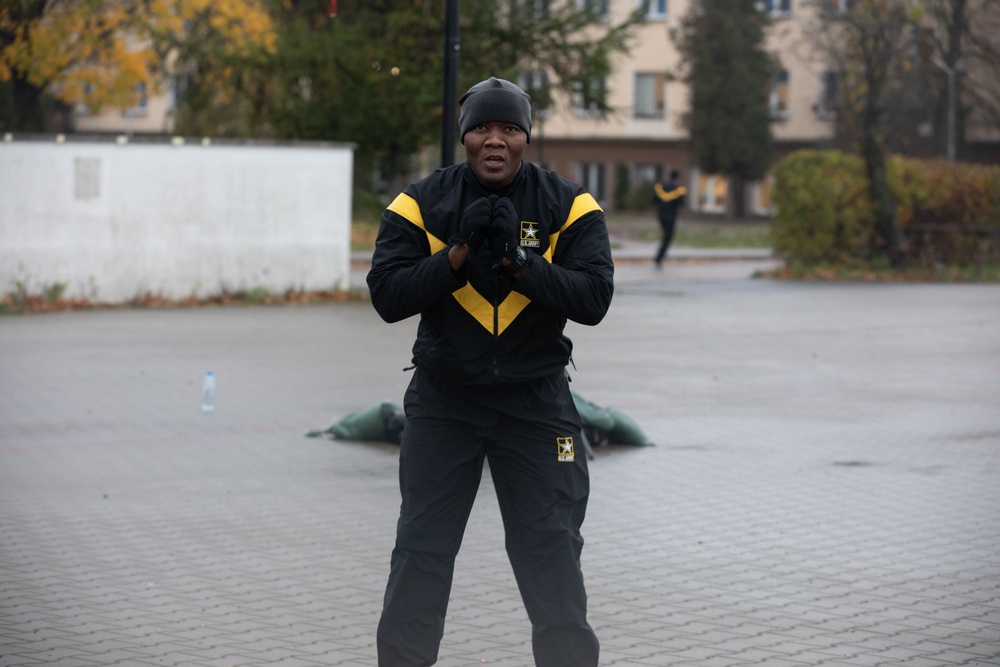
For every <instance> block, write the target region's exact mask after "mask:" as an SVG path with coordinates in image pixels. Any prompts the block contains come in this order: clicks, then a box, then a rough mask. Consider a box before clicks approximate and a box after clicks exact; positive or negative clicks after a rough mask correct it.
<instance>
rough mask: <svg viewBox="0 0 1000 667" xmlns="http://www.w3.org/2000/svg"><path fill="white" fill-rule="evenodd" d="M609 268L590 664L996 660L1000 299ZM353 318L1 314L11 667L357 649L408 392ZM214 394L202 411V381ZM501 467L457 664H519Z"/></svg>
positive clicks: (2, 637)
mask: <svg viewBox="0 0 1000 667" xmlns="http://www.w3.org/2000/svg"><path fill="white" fill-rule="evenodd" d="M753 266H755V264H754V263H747V262H722V263H719V262H715V263H690V264H676V263H672V264H670V265H668V266H667V268H666V269H665V270H664V271H663V272H662V273H654V272H653V271H652V269H651V268H650V267H649V266H648V265H647V264H645V263H641V264H639V263H636V264H624V263H623V265H622V266H621V267H620V270H619V288H618V293H617V295H616V299H615V302H614V304H613V306H612V311H611V313H610V314H609V317H608V319H607V320H606V321H605V322H604V323H603V324H602V325H601V326H599V327H597V328H584V327H578V326H574V327H572V328H571V329H570V334H571V336H572V337H573V338H574V340H575V342H576V344H577V347H576V353H575V357H576V363H577V371H576V372H575V373H574V374H573V375H574V385H573V386H574V389H575V390H576V391H577V392H579V393H580V394H581V395H583V396H584V397H586V398H588V399H590V400H591V401H593V402H595V403H597V404H599V405H606V406H613V407H617V408H619V409H621V410H623V411H624V412H626V413H627V414H629V415H630V416H632V417H633V418H634V419H636V421H637V422H638V423H639V424H640V425H641V426H642V428H643V429H644V430H645V431H646V433H647V434H648V435H650V436H651V437H652V438H653V439H654V440H655V441H656V442H657V445H658V446H656V447H652V448H634V447H608V448H602V449H598V451H597V458H596V460H595V461H593V462H592V467H591V474H592V479H593V494H592V501H591V511H590V513H589V516H588V519H587V523H586V524H585V526H584V529H585V537H586V539H587V546H586V547H585V549H584V569H585V574H586V576H587V581H588V585H589V591H590V601H591V621H592V624H593V625H594V627H595V629H596V631H597V633H598V635H599V637H600V639H601V642H602V650H603V659H602V665H607V666H617V667H650V666H655V667H665V666H673V665H677V666H680V665H684V666H699V667H728V666H734V667H735V666H742V665H764V666H768V667H784V666H792V665H859V666H862V665H907V666H913V667H916V666H931V665H997V664H1000V409H998V406H1000V335H998V331H1000V287H998V286H995V285H992V286H975V285H971V286H969V285H965V286H963V285H819V284H788V283H774V282H770V281H760V280H747V279H746V274H747V273H748V272H749V270H750V269H752V268H753ZM413 328H414V323H413V322H406V323H402V324H399V325H394V326H390V325H386V324H383V323H382V322H381V321H379V320H378V319H377V317H376V316H375V314H374V312H373V311H372V310H371V308H370V306H369V305H367V304H365V303H349V304H342V305H326V306H319V307H301V308H246V309H240V308H229V309H202V310H174V311H159V312H158V311H106V312H91V313H85V312H79V313H63V314H51V315H33V316H27V317H2V318H0V369H2V370H0V665H58V666H61V667H70V666H76V665H112V664H117V665H184V666H187V665H199V666H201V665H204V666H206V667H216V666H217V667H225V666H229V665H283V666H293V665H348V666H355V665H357V666H363V665H374V647H373V634H374V627H375V623H376V621H377V617H378V612H379V608H380V598H381V594H382V590H383V586H384V580H385V576H386V572H387V564H388V556H389V550H390V547H391V543H392V537H393V528H394V522H395V519H396V509H397V505H398V498H397V492H396V487H395V474H396V471H395V465H396V448H395V447H394V446H392V445H389V444H372V443H352V442H340V441H330V440H323V439H309V438H305V437H304V436H303V434H304V433H305V432H306V431H307V430H309V429H311V428H317V427H325V426H327V425H328V424H329V423H331V422H332V421H333V420H335V419H337V418H339V417H341V416H343V415H345V414H347V413H349V412H352V411H355V410H358V409H361V408H365V407H369V406H371V405H374V404H375V403H378V402H379V401H381V400H392V401H394V402H399V401H400V400H401V395H402V390H403V387H404V385H405V382H406V379H407V376H406V375H405V374H404V373H402V372H400V369H402V367H403V366H405V365H407V363H408V349H409V346H410V342H411V337H412V334H413ZM208 369H212V370H213V371H215V373H216V375H217V376H218V382H219V389H218V406H219V407H218V410H217V412H216V413H215V414H211V415H206V414H203V413H201V411H200V410H199V387H200V379H201V376H202V374H203V373H204V371H205V370H208ZM528 635H529V627H528V623H527V619H526V617H525V614H524V611H523V609H522V607H521V604H520V600H519V598H518V595H517V592H516V588H515V585H514V581H513V577H512V576H511V574H510V570H509V567H508V565H507V563H506V560H505V556H504V554H503V542H502V535H501V530H500V519H499V514H498V510H497V507H496V501H495V500H494V498H493V496H492V488H491V485H490V482H489V477H488V476H486V477H485V478H484V486H483V489H482V493H481V495H480V501H479V503H478V504H477V507H476V509H475V512H474V516H473V519H472V521H471V525H470V528H469V532H468V535H467V537H466V540H465V546H464V547H463V551H462V553H461V554H460V557H459V562H458V569H457V576H456V581H455V587H454V592H453V599H452V603H451V608H450V614H449V620H448V625H447V632H446V637H445V641H444V644H443V646H442V651H441V660H440V662H439V663H438V664H439V665H441V666H443V667H465V666H471V665H481V664H488V665H495V666H497V667H500V666H503V667H524V666H527V665H530V664H531V658H530V648H529V646H528V643H527V638H528Z"/></svg>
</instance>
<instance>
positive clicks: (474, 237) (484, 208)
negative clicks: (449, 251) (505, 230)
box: [448, 197, 492, 254]
mask: <svg viewBox="0 0 1000 667" xmlns="http://www.w3.org/2000/svg"><path fill="white" fill-rule="evenodd" d="M491 218H492V206H491V204H490V200H489V199H487V198H486V197H480V198H479V199H477V200H476V201H474V202H472V203H471V204H469V205H468V206H466V207H465V211H464V212H463V213H462V220H461V222H460V223H459V228H458V232H457V233H455V234H452V236H451V238H449V239H448V245H460V244H462V243H467V244H469V252H470V253H472V254H475V252H476V251H477V250H479V248H480V246H482V245H483V241H485V240H486V237H487V236H488V235H489V229H490V220H491Z"/></svg>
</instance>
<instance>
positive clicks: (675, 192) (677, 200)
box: [653, 169, 687, 269]
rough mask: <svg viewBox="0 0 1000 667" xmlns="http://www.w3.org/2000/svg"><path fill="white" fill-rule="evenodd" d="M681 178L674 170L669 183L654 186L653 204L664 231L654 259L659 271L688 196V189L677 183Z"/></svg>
mask: <svg viewBox="0 0 1000 667" xmlns="http://www.w3.org/2000/svg"><path fill="white" fill-rule="evenodd" d="M679 176H680V174H678V173H677V170H676V169H673V170H671V172H670V180H669V181H667V182H666V183H664V184H662V185H661V184H660V183H657V184H655V185H654V186H653V203H655V204H656V208H657V215H658V216H659V219H660V227H661V228H662V229H663V236H662V238H661V239H660V247H659V249H657V251H656V257H654V258H653V263H654V264H655V265H656V268H657V269H659V268H661V267H662V266H663V258H664V257H666V256H667V249H668V248H669V247H670V242H671V241H672V240H673V238H674V228H675V227H676V226H677V212H678V211H679V210H680V208H681V207H682V206H684V197H685V195H686V194H687V188H685V187H684V186H683V185H681V184H680V183H678V182H677V179H678V178H679Z"/></svg>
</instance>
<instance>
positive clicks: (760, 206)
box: [749, 175, 774, 215]
mask: <svg viewBox="0 0 1000 667" xmlns="http://www.w3.org/2000/svg"><path fill="white" fill-rule="evenodd" d="M749 185H750V196H751V202H752V204H751V208H752V210H753V212H754V213H755V214H757V215H773V214H774V203H773V201H772V200H771V192H772V190H773V189H774V177H773V176H770V175H768V176H765V177H764V180H762V181H757V182H754V183H750V184H749Z"/></svg>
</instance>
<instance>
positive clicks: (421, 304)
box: [367, 209, 466, 322]
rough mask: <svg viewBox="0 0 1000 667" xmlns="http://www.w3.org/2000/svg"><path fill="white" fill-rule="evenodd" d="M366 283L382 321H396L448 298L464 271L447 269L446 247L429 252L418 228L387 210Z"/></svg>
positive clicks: (426, 238)
mask: <svg viewBox="0 0 1000 667" xmlns="http://www.w3.org/2000/svg"><path fill="white" fill-rule="evenodd" d="M435 245H438V244H437V243H436V244H435ZM367 282H368V291H369V293H370V295H371V300H372V305H373V306H375V310H376V312H378V314H379V315H380V316H381V317H382V319H383V320H385V321H386V322H399V321H400V320H404V319H406V318H408V317H412V316H413V315H417V314H419V313H422V312H424V311H426V310H428V309H430V308H431V307H433V306H434V305H436V304H437V303H439V302H440V301H441V300H442V299H445V298H448V297H449V296H450V295H451V293H452V292H454V291H455V290H457V289H458V288H460V287H462V286H463V285H464V284H465V282H466V280H465V275H464V271H461V272H459V273H458V274H456V273H455V272H453V271H452V270H451V265H450V264H449V263H448V247H447V246H444V247H443V248H434V249H433V252H432V248H431V244H430V241H429V240H428V235H427V234H426V233H425V232H424V231H423V230H422V229H421V228H419V227H418V226H417V225H415V224H414V223H412V222H410V221H409V220H407V219H406V218H404V217H402V216H401V215H399V214H398V213H396V212H394V211H391V210H388V209H387V210H386V211H385V212H384V213H383V214H382V221H381V223H380V224H379V230H378V237H377V238H376V240H375V252H374V254H373V255H372V267H371V270H370V271H369V272H368V280H367Z"/></svg>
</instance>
